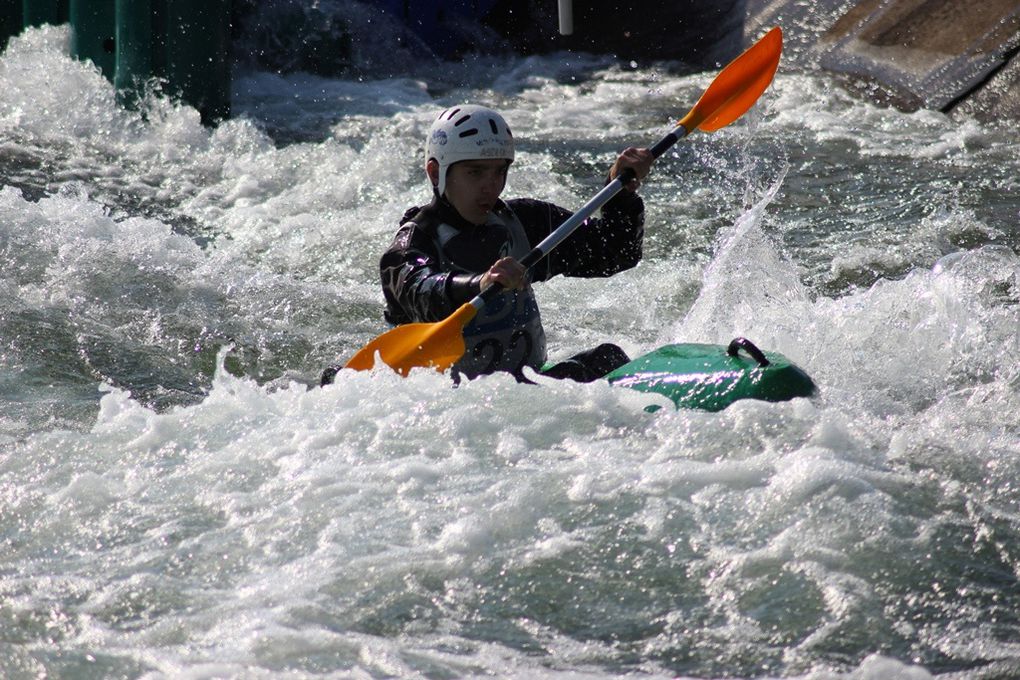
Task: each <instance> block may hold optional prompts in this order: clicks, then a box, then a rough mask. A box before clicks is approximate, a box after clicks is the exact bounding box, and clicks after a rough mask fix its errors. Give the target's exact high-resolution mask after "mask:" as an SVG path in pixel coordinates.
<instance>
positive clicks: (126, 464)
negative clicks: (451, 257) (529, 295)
mask: <svg viewBox="0 0 1020 680" xmlns="http://www.w3.org/2000/svg"><path fill="white" fill-rule="evenodd" d="M67 40H68V35H67V33H66V30H65V29H61V28H44V29H37V30H31V31H29V32H27V33H26V34H25V35H24V36H22V37H21V38H17V39H15V40H14V41H12V43H11V46H10V47H9V48H8V50H7V52H6V53H5V54H4V55H3V56H2V57H0V91H2V92H3V94H2V95H0V159H2V163H0V165H2V168H3V170H2V172H3V175H2V177H0V184H2V185H3V186H2V187H0V254H2V261H3V263H4V266H3V270H2V272H0V386H2V393H0V394H2V397H0V403H2V411H0V539H2V543H0V545H2V547H0V595H2V597H0V622H2V625H0V647H2V651H0V671H2V672H3V674H5V675H7V676H9V677H38V676H40V675H44V674H45V675H49V676H57V677H147V678H158V677H190V678H211V677H245V678H250V677H256V678H257V677H265V678H269V677H273V678H280V677H289V678H310V677H393V676H397V677H428V678H434V677H477V676H485V675H492V676H497V677H520V678H524V677H550V678H605V677H618V676H619V675H621V674H624V673H634V674H638V675H640V676H642V677H663V678H665V677H700V678H705V677H713V678H722V677H756V678H762V677H799V678H810V679H811V680H821V679H823V678H825V679H828V678H855V679H858V678H859V679H864V678H867V679H877V678H903V679H911V680H913V679H920V678H927V677H931V676H932V675H935V674H939V675H943V674H948V675H949V677H960V678H962V677H967V678H971V677H974V678H981V677H988V678H992V677H1009V676H1011V675H1012V674H1015V673H1017V672H1020V646H1018V642H1020V620H1018V617H1017V612H1018V611H1020V588H1018V587H1017V578H1018V576H1020V554H1018V552H1017V548H1016V545H1018V539H1020V489H1018V486H1017V482H1016V480H1017V479H1018V478H1020V475H1018V473H1020V443H1018V442H1020V426H1018V422H1020V417H1018V416H1020V401H1018V400H1020V395H1018V387H1020V363H1018V362H1017V359H1016V357H1017V356H1020V323H1018V321H1020V314H1018V311H1020V261H1018V256H1017V248H1018V247H1020V212H1018V211H1020V200H1018V199H1017V196H1018V193H1017V189H1018V186H1017V179H1016V178H1017V177H1018V176H1020V161H1018V160H1017V159H1018V158H1020V154H1018V153H1017V152H1018V150H1020V149H1018V143H1017V141H1016V139H1015V134H1013V133H1014V132H1015V129H1013V130H1011V129H1010V128H1009V127H1008V126H1004V127H1002V128H998V127H995V126H982V125H979V124H978V123H976V122H974V121H972V120H950V119H948V118H946V117H945V116H942V115H941V114H937V113H932V112H918V113H915V114H903V113H899V112H896V111H892V110H887V109H880V108H876V107H873V106H870V105H867V104H863V103H860V102H858V101H855V100H853V99H851V98H850V97H848V96H847V95H846V94H845V93H843V92H842V91H841V90H840V89H839V88H838V86H837V85H836V84H834V83H832V82H829V81H826V80H825V79H824V78H821V77H818V76H814V75H808V74H795V73H784V72H783V71H782V70H781V71H780V74H779V76H778V78H777V81H776V83H775V84H774V86H773V88H772V90H770V92H769V93H768V94H767V95H766V96H765V97H764V98H763V101H762V103H761V105H760V106H759V107H758V108H756V109H755V110H754V111H752V113H751V114H750V115H749V116H748V117H747V119H746V120H743V121H741V122H740V123H737V124H734V125H733V126H731V127H730V128H727V129H725V130H723V131H720V132H719V133H717V134H715V135H711V136H708V135H695V136H692V137H691V139H690V140H688V141H686V142H684V143H683V145H682V146H681V147H678V148H677V149H676V150H675V151H674V152H672V153H671V154H669V155H668V156H667V157H664V158H663V159H662V160H661V162H660V163H658V164H657V165H656V168H655V171H654V174H653V175H652V176H651V177H649V179H648V181H647V182H646V184H645V186H644V188H643V193H644V195H645V197H646V203H647V211H648V222H647V225H646V229H647V241H646V247H645V259H644V261H643V262H642V263H641V264H640V265H639V266H638V267H637V268H635V269H634V270H631V271H628V272H625V273H623V274H621V275H619V276H616V277H614V278H612V279H609V280H594V281H593V280H567V279H562V280H556V281H553V282H549V283H548V284H545V285H543V286H542V287H541V288H540V290H539V291H538V295H539V302H540V304H541V306H542V309H543V317H544V319H545V321H546V326H547V332H548V335H549V341H550V347H551V350H552V351H551V353H552V355H553V358H556V357H557V356H563V355H566V354H569V353H571V352H572V351H577V350H578V349H583V348H586V347H590V346H593V345H594V344H597V343H599V342H603V341H607V340H611V341H614V342H617V343H618V344H620V345H621V346H623V347H624V349H625V350H627V351H628V352H630V353H631V354H632V355H636V354H639V353H641V352H643V351H648V350H651V349H654V348H655V347H657V346H659V345H661V344H664V343H667V342H719V343H724V342H727V341H728V340H729V339H730V338H731V337H733V336H735V335H742V336H746V337H749V338H751V339H753V340H754V341H755V342H756V343H757V344H759V345H760V346H761V347H763V348H767V349H770V350H775V351H781V352H783V353H784V354H786V355H787V356H788V357H789V358H791V359H792V360H793V361H794V362H796V363H797V364H799V365H800V366H801V367H802V368H804V369H805V370H806V371H807V372H808V373H809V374H810V375H811V376H812V377H813V378H814V379H815V381H816V382H817V383H818V384H819V386H820V395H819V396H818V397H817V398H815V399H812V400H804V399H800V400H795V401H792V402H787V403H780V404H769V403H763V402H751V401H745V402H739V403H737V404H735V405H734V406H732V407H730V408H728V409H726V410H725V411H723V412H721V413H718V414H709V413H701V412H697V411H673V410H663V411H660V412H658V413H655V414H651V413H648V412H646V411H645V410H644V407H645V406H647V405H648V403H649V400H650V399H652V397H648V396H646V395H641V394H639V393H636V392H630V391H627V390H624V389H619V388H612V387H610V386H608V385H606V384H601V383H595V384H590V385H575V384H567V383H559V382H555V381H548V380H540V381H539V382H540V383H541V384H540V385H538V386H522V385H518V384H516V383H515V382H513V381H512V380H511V379H509V378H506V377H501V376H493V377H490V378H487V379H484V380H478V381H474V382H469V383H464V384H462V385H460V386H459V387H457V388H456V389H454V388H453V387H452V386H451V384H450V381H449V379H448V377H446V376H441V375H437V374H434V373H431V372H427V371H420V372H414V373H413V374H412V375H411V376H410V377H409V378H407V379H402V378H399V377H397V376H395V375H393V374H391V373H389V372H387V371H385V370H380V371H377V372H373V373H353V372H341V374H340V375H339V376H338V377H337V380H336V384H334V385H332V386H329V387H327V388H324V389H318V388H316V387H314V386H315V385H316V384H317V380H318V374H319V372H320V371H321V370H322V368H323V367H324V366H325V365H326V364H328V363H330V362H332V361H333V360H335V359H336V358H337V357H343V356H346V355H349V354H350V353H351V352H353V351H354V350H356V349H357V348H358V347H360V346H361V345H363V344H364V343H365V342H367V341H368V340H369V339H371V338H372V337H374V336H375V335H376V334H378V333H379V332H381V331H383V330H385V327H384V325H383V321H382V317H381V306H382V296H381V292H380V290H379V288H378V281H377V269H376V267H377V261H378V259H377V258H378V256H379V254H380V253H381V252H382V250H383V249H384V248H385V247H386V245H387V244H388V241H389V238H390V237H391V236H392V233H393V232H394V231H395V228H396V224H397V220H398V219H399V217H400V215H401V214H402V212H403V210H404V209H405V208H406V207H408V206H409V205H413V204H416V203H422V202H425V201H427V200H428V194H427V190H426V187H425V184H424V173H423V172H422V169H421V167H420V166H421V159H420V154H421V149H422V146H423V142H422V140H423V135H424V131H425V130H426V129H427V127H428V124H429V122H430V120H431V115H432V114H433V113H434V111H435V110H437V108H442V107H443V106H445V105H447V104H449V103H453V102H456V101H460V100H469V99H470V100H487V101H488V102H489V103H491V104H493V105H495V106H497V107H498V108H500V109H501V110H502V111H503V112H504V114H505V115H506V117H507V118H508V120H510V121H511V124H512V125H513V127H514V130H515V133H516V134H517V136H518V138H519V144H520V148H519V153H518V158H517V160H516V161H515V163H514V166H513V169H512V172H511V178H510V183H509V186H508V189H507V195H508V196H531V195H534V196H541V197H543V198H546V199H548V200H551V201H553V202H556V203H558V204H560V205H563V206H577V205H580V204H582V203H583V202H584V201H585V200H587V198H588V197H590V195H591V194H592V193H593V192H594V191H597V190H598V188H599V187H600V185H601V181H602V179H601V178H602V175H603V173H604V171H605V169H606V167H607V166H608V164H609V162H610V161H611V159H612V158H613V155H614V153H615V152H616V151H618V150H619V149H620V148H623V147H624V146H626V145H629V144H642V143H651V142H653V141H654V140H656V139H658V137H659V136H661V134H663V133H664V131H665V130H666V129H668V127H669V125H670V123H671V121H673V120H675V118H676V117H677V116H678V115H681V114H683V113H684V112H686V110H687V109H688V108H689V107H690V106H691V105H693V102H694V101H695V99H696V97H697V95H698V94H699V93H700V92H701V91H702V90H703V89H704V87H705V86H706V85H707V84H708V83H709V82H710V80H711V74H697V75H685V74H683V73H677V72H674V71H671V70H670V69H669V68H668V67H665V66H661V65H648V66H643V65H641V66H638V67H636V68H630V69H622V68H619V67H617V66H614V65H612V64H611V63H609V62H608V61H606V60H602V59H599V58H594V57H578V56H576V55H575V56H570V55H553V56H549V57H541V58H529V59H510V60H501V59H491V60H479V61H477V62H474V63H473V64H470V65H468V66H466V67H465V71H464V72H463V73H461V74H460V76H461V77H462V78H463V81H464V82H462V83H459V84H450V83H444V84H443V87H436V84H435V83H433V82H430V81H429V80H428V79H427V78H424V77H419V76H415V77H408V78H402V79H378V80H372V79H361V80H359V79H351V80H342V79H325V78H319V77H314V76H308V75H300V74H292V75H279V74H268V73H250V74H246V75H242V76H241V77H239V78H238V80H237V82H236V85H235V108H236V116H235V118H233V119H231V120H229V121H225V122H223V123H222V124H221V125H219V126H218V127H217V128H215V129H207V128H203V127H202V126H201V124H200V122H199V119H198V114H197V112H195V111H194V110H192V109H189V108H187V107H181V106H177V105H174V104H172V103H170V102H168V101H166V100H163V99H159V98H155V97H153V98H150V99H148V100H147V102H146V105H145V109H144V111H142V112H132V111H125V110H123V109H122V108H120V107H119V106H118V105H117V103H116V101H115V97H114V95H113V93H112V90H111V88H110V86H109V84H108V83H107V82H106V81H105V80H104V79H103V78H102V76H101V75H100V74H99V73H98V72H97V71H96V70H95V69H94V68H92V67H90V66H88V65H86V64H81V63H77V62H74V61H72V60H70V59H69V58H68V57H67V56H66V54H67Z"/></svg>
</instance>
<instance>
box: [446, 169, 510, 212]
mask: <svg viewBox="0 0 1020 680" xmlns="http://www.w3.org/2000/svg"><path fill="white" fill-rule="evenodd" d="M508 165H509V164H508V163H507V162H506V160H504V159H502V158H493V159H488V160H477V161H461V162H459V163H454V164H453V165H451V166H450V167H449V168H447V170H446V194H445V195H446V200H448V201H449V202H450V203H451V204H452V205H453V207H454V208H456V209H457V212H459V213H460V216H461V217H463V218H464V219H466V220H467V221H468V222H471V223H472V224H483V223H484V222H485V220H487V219H488V218H489V213H490V212H492V209H493V208H494V207H495V206H496V201H497V200H498V199H499V195H500V194H501V193H503V187H505V186H506V171H507V167H508Z"/></svg>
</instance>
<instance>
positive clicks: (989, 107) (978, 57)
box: [744, 0, 1020, 120]
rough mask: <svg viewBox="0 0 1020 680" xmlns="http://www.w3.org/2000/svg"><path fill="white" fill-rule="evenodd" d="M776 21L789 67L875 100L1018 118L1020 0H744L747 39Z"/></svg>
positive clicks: (912, 107) (908, 106)
mask: <svg viewBox="0 0 1020 680" xmlns="http://www.w3.org/2000/svg"><path fill="white" fill-rule="evenodd" d="M776 24H778V25H780V26H782V27H783V30H784V33H785V34H786V44H787V50H786V52H785V55H784V60H785V63H786V64H788V65H789V66H792V67H795V68H796V67H800V68H806V69H812V68H821V69H825V70H828V71H832V72H835V73H839V74H842V75H844V76H845V82H846V83H847V84H848V86H849V87H850V89H852V90H854V91H856V92H858V93H859V94H861V95H862V96H865V97H868V98H869V99H872V100H875V101H878V102H882V103H887V104H891V105H893V106H896V107H897V108H901V109H904V110H907V111H910V110H916V109H918V108H922V107H923V108H930V109H938V110H941V111H945V112H952V111H955V110H958V111H961V112H965V113H967V114H970V115H973V116H975V117H977V118H979V119H985V120H990V119H1014V120H1020V56H1018V52H1020V0H817V1H815V2H810V1H807V0H747V14H746V20H745V26H744V29H745V36H747V37H748V38H750V37H753V36H756V35H759V34H761V33H762V32H764V30H765V29H766V28H768V27H770V26H773V25H776Z"/></svg>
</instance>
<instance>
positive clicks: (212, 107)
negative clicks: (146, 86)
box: [165, 0, 231, 124]
mask: <svg viewBox="0 0 1020 680" xmlns="http://www.w3.org/2000/svg"><path fill="white" fill-rule="evenodd" d="M230 9H231V0H166V15H165V22H166V23H165V26H166V77H167V80H168V81H169V82H170V86H171V88H172V89H176V90H179V91H180V93H181V98H182V99H183V100H184V101H186V102H188V103H189V104H191V105H192V106H194V107H196V108H197V109H198V110H199V112H200V113H201V114H202V121H203V122H205V123H207V124H208V123H212V122H214V121H216V120H219V119H223V118H226V117H227V116H229V115H230V65H231V64H230Z"/></svg>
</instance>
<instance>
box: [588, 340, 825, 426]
mask: <svg viewBox="0 0 1020 680" xmlns="http://www.w3.org/2000/svg"><path fill="white" fill-rule="evenodd" d="M745 355H746V356H745ZM606 379H607V380H608V381H609V382H610V383H612V384H613V385H619V386H621V387H629V388H631V389H634V390H639V391H641V392H656V393H658V394H662V395H665V396H666V397H668V398H669V399H670V400H672V402H673V403H674V404H676V406H677V408H694V409H701V410H704V411H721V410H722V409H724V408H726V407H727V406H729V405H730V404H732V403H733V402H735V401H737V400H738V399H761V400H764V401H787V400H789V399H794V398H796V397H810V396H813V395H814V394H816V393H817V392H818V388H817V387H816V386H815V383H814V381H813V380H811V378H810V377H808V375H807V373H805V372H804V371H802V370H801V369H800V368H798V367H797V366H795V365H794V364H792V363H791V362H790V360H789V359H787V358H786V357H784V356H783V355H782V354H778V353H776V352H762V351H761V350H760V349H758V348H757V347H755V345H754V344H753V343H752V342H750V341H749V340H746V339H744V338H736V339H734V340H733V341H732V342H730V344H729V345H728V346H725V347H724V346H722V345H703V344H693V343H685V344H677V345H666V346H664V347H660V348H659V349H657V350H655V351H654V352H649V353H648V354H645V355H643V356H640V357H638V358H637V359H634V360H633V361H631V362H630V363H627V364H624V365H623V366H621V367H620V368H618V369H616V370H615V371H613V372H612V373H609V374H608V375H607V376H606Z"/></svg>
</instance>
